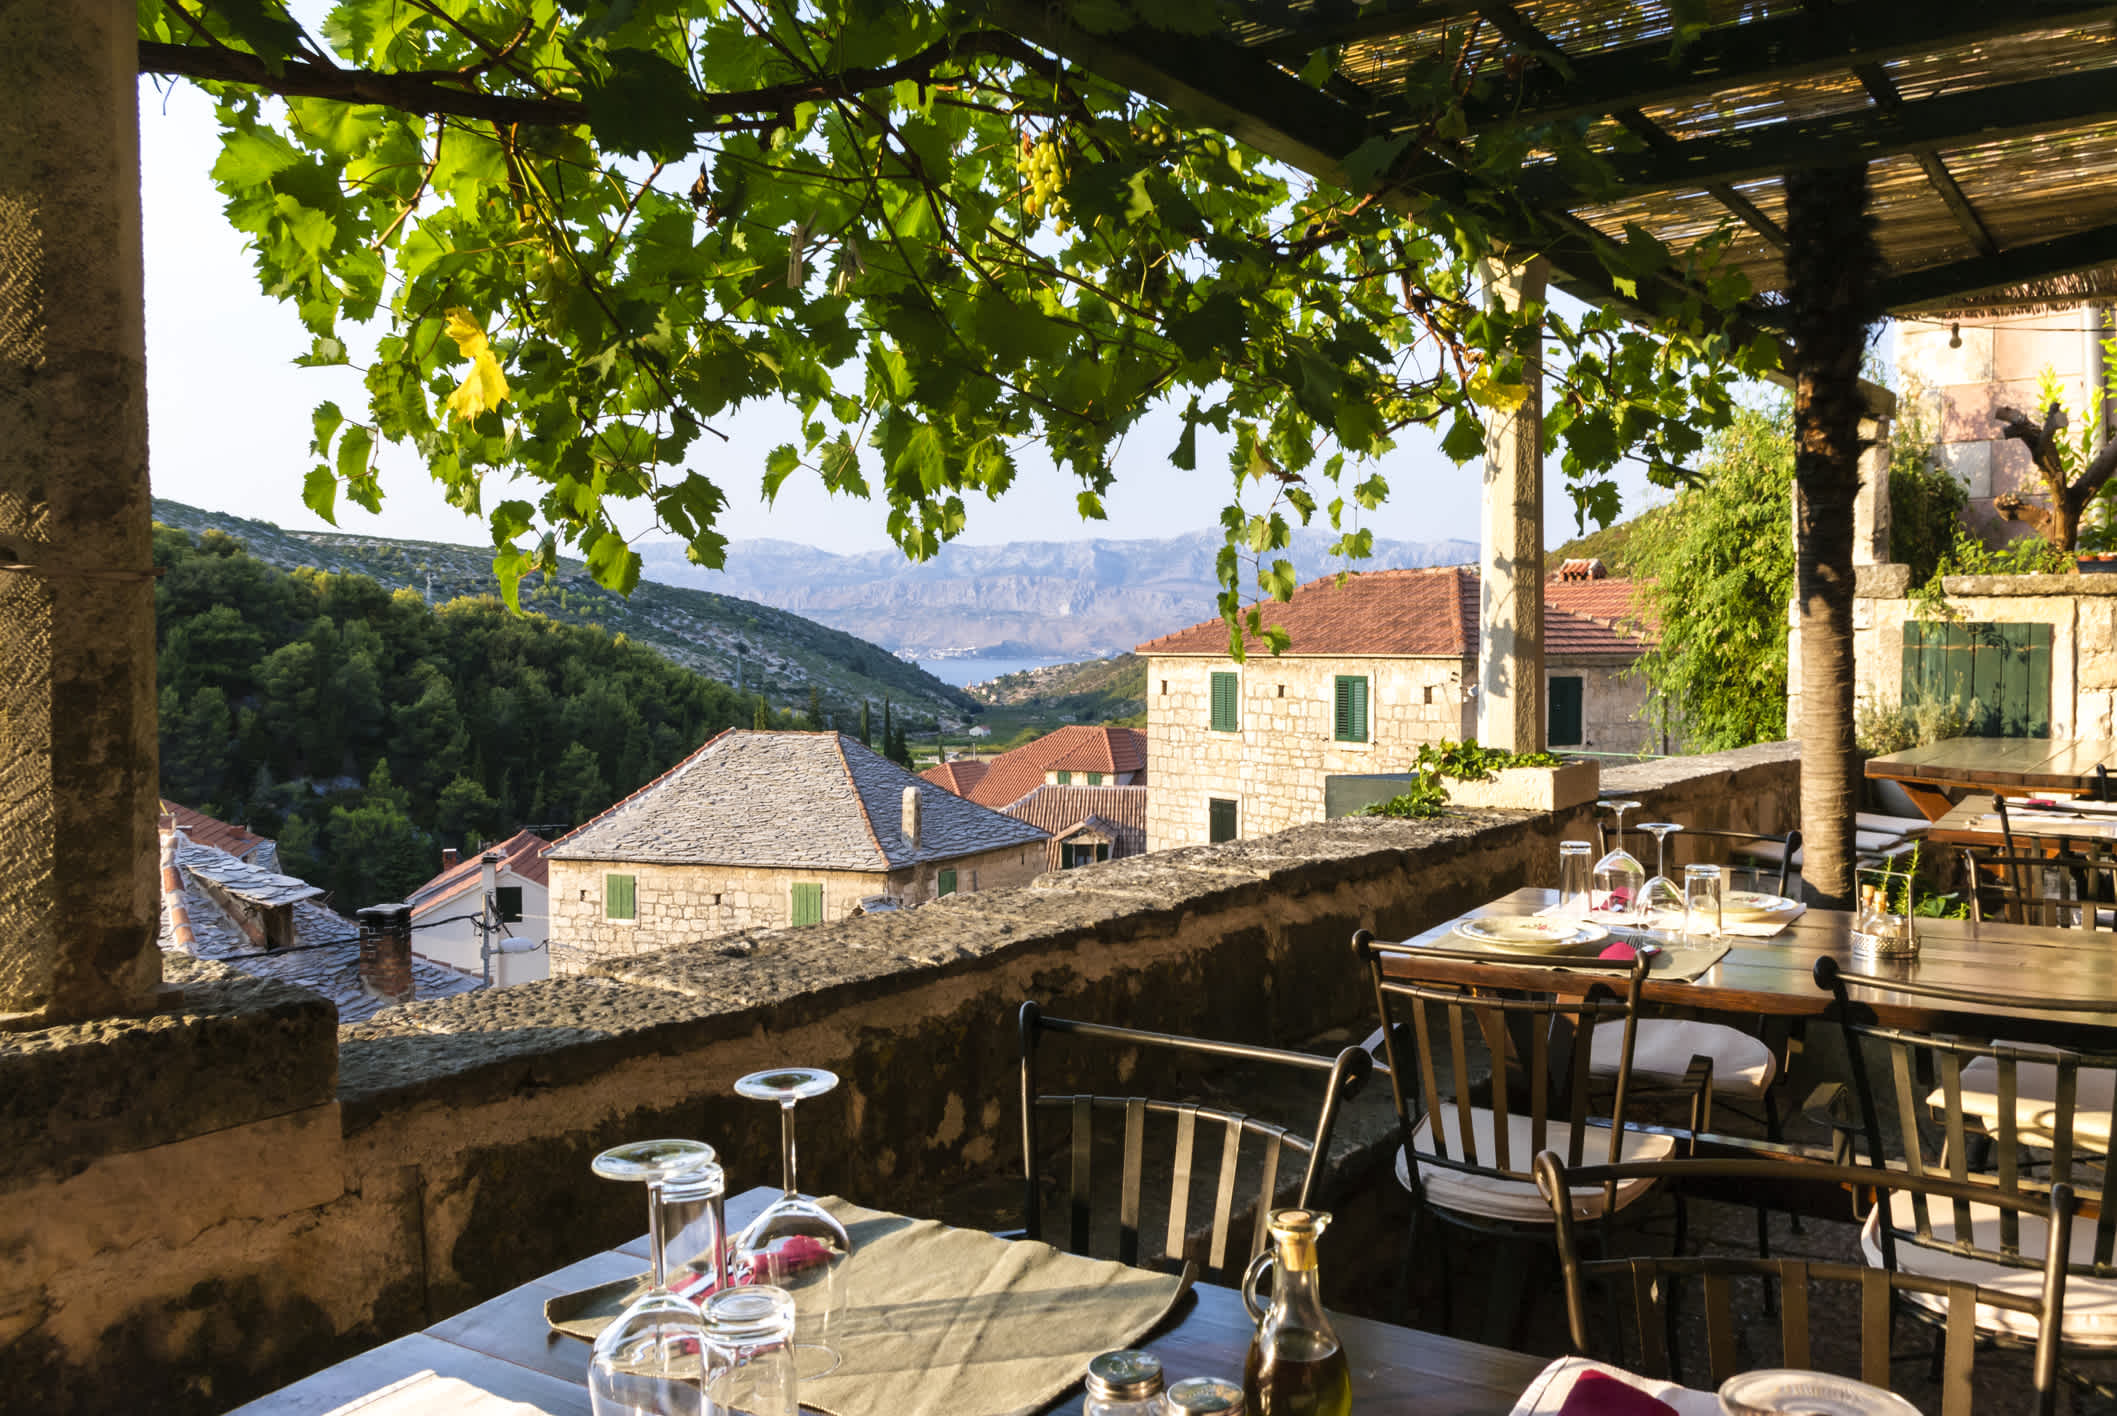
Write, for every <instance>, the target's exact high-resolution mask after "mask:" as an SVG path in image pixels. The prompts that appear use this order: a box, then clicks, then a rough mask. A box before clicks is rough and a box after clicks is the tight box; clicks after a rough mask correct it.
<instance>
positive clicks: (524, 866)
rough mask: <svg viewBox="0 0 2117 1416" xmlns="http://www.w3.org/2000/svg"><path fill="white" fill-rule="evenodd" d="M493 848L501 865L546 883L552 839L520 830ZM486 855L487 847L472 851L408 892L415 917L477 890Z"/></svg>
mask: <svg viewBox="0 0 2117 1416" xmlns="http://www.w3.org/2000/svg"><path fill="white" fill-rule="evenodd" d="M491 849H493V850H496V851H498V852H499V853H500V855H501V857H502V859H501V861H500V869H502V870H506V871H512V872H513V873H514V874H516V875H517V876H520V877H521V878H522V879H524V880H526V881H528V882H529V883H530V884H532V885H543V884H546V883H547V880H548V877H549V876H550V874H551V867H550V866H548V865H546V864H545V863H544V853H545V852H546V851H549V850H550V849H551V842H549V841H547V840H545V839H544V838H543V837H542V836H539V835H538V834H537V833H536V832H534V831H517V832H515V833H514V834H513V835H512V836H509V837H508V838H507V839H506V840H504V841H502V842H500V843H499V844H498V845H496V846H493V847H492V848H491ZM484 855H485V852H484V851H475V852H473V853H472V854H470V855H469V856H467V857H465V858H464V859H462V860H459V861H457V862H456V863H455V864H454V865H452V866H450V867H449V868H448V869H446V870H444V871H442V872H441V873H440V874H439V875H436V876H435V877H434V878H433V879H431V880H429V881H427V882H426V883H425V884H424V885H421V886H420V887H419V888H418V889H416V890H414V891H412V893H411V894H409V895H406V896H405V897H404V902H405V903H406V904H408V905H410V906H411V907H412V918H413V919H418V918H419V917H420V916H421V915H429V914H433V913H435V912H437V911H439V910H440V909H441V908H442V907H443V906H446V905H451V904H453V903H455V902H456V901H458V900H460V899H461V898H462V897H463V896H464V895H465V894H466V893H469V892H471V891H475V890H476V889H477V888H478V881H479V879H480V878H481V877H482V876H483V874H484V871H485V865H484V861H483V857H484Z"/></svg>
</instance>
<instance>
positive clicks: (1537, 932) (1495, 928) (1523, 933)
mask: <svg viewBox="0 0 2117 1416" xmlns="http://www.w3.org/2000/svg"><path fill="white" fill-rule="evenodd" d="M1455 932H1456V933H1457V934H1460V935H1461V936H1462V937H1463V938H1465V939H1468V940H1470V941H1471V942H1472V943H1474V944H1476V945H1478V946H1479V947H1480V948H1485V949H1506V950H1510V951H1512V952H1514V953H1519V954H1571V953H1577V952H1578V951H1580V950H1581V949H1583V948H1585V947H1586V946H1588V945H1590V944H1599V943H1601V942H1602V941H1603V940H1605V939H1607V938H1609V937H1610V931H1609V930H1607V929H1604V928H1603V927H1602V926H1601V925H1599V924H1589V923H1587V922H1586V921H1585V920H1577V919H1551V918H1545V917H1542V916H1538V915H1483V916H1480V917H1479V918H1477V919H1466V920H1464V921H1463V922H1462V923H1461V924H1458V925H1457V926H1456V927H1455Z"/></svg>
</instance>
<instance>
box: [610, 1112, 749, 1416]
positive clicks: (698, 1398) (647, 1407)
mask: <svg viewBox="0 0 2117 1416" xmlns="http://www.w3.org/2000/svg"><path fill="white" fill-rule="evenodd" d="M708 1167H711V1168H714V1169H716V1170H717V1169H718V1167H717V1166H715V1165H714V1154H713V1147H711V1146H709V1145H707V1144H706V1143H705V1142H703V1141H679V1140H660V1141H635V1142H633V1143H632V1144H631V1145H624V1146H617V1147H615V1148H613V1149H611V1150H606V1151H604V1152H603V1153H602V1154H601V1155H598V1156H597V1157H596V1158H595V1162H594V1165H593V1166H592V1169H593V1170H594V1171H595V1173H596V1174H598V1175H600V1176H602V1177H603V1178H604V1179H605V1180H634V1181H643V1182H645V1184H646V1186H647V1247H648V1263H649V1268H650V1271H651V1272H652V1274H653V1278H654V1284H653V1286H652V1287H651V1288H649V1289H648V1290H647V1291H646V1292H645V1293H643V1294H641V1295H640V1296H639V1297H638V1298H636V1299H634V1300H633V1302H632V1303H631V1304H630V1305H629V1306H627V1307H626V1309H625V1311H624V1312H622V1313H620V1314H618V1316H617V1319H616V1320H615V1321H614V1322H612V1323H611V1324H610V1326H609V1327H606V1328H604V1329H603V1331H602V1333H601V1334H600V1335H599V1336H598V1337H597V1338H596V1340H595V1351H594V1354H593V1355H592V1356H591V1357H590V1358H589V1362H588V1404H589V1406H590V1407H591V1408H592V1409H593V1410H594V1412H595V1416H705V1395H704V1390H703V1387H702V1385H701V1384H702V1383H703V1382H704V1380H705V1342H706V1333H705V1326H704V1324H703V1322H702V1321H701V1319H700V1317H699V1313H698V1309H697V1308H696V1307H694V1306H692V1305H691V1304H690V1303H689V1302H687V1301H685V1300H684V1299H683V1298H681V1297H679V1296H677V1295H676V1294H675V1293H672V1292H671V1291H670V1290H669V1286H668V1284H669V1271H668V1262H667V1258H668V1248H669V1244H668V1236H667V1234H666V1233H665V1230H666V1227H667V1212H666V1210H665V1209H664V1208H663V1205H662V1186H663V1185H664V1184H665V1183H667V1182H669V1181H672V1180H676V1179H679V1178H680V1177H685V1176H689V1175H692V1174H695V1173H696V1172H698V1171H701V1170H704V1169H706V1168H708Z"/></svg>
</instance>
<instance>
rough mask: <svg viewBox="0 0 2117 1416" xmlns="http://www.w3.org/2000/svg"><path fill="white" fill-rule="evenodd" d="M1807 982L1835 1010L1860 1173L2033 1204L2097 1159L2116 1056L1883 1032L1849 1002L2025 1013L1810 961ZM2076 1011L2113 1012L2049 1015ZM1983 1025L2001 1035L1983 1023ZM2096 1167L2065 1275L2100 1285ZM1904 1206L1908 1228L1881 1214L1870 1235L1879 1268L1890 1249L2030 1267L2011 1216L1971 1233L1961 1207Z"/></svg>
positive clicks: (2115, 1231) (2109, 1208)
mask: <svg viewBox="0 0 2117 1416" xmlns="http://www.w3.org/2000/svg"><path fill="white" fill-rule="evenodd" d="M1815 978H1816V983H1817V985H1818V986H1819V987H1821V988H1823V989H1824V990H1825V991H1827V992H1829V993H1830V994H1831V995H1832V997H1833V1000H1834V1001H1833V1002H1832V1004H1831V1013H1832V1015H1833V1017H1834V1018H1835V1020H1836V1022H1837V1024H1838V1026H1839V1028H1840V1030H1841V1031H1842V1034H1843V1036H1844V1039H1845V1055H1846V1061H1847V1064H1848V1067H1849V1069H1850V1071H1851V1073H1852V1089H1853V1095H1854V1097H1855V1099H1856V1101H1857V1103H1858V1110H1859V1125H1860V1128H1861V1131H1862V1133H1863V1134H1864V1136H1865V1140H1866V1146H1867V1163H1868V1164H1869V1165H1870V1166H1873V1167H1880V1168H1885V1169H1887V1170H1889V1171H1890V1172H1891V1173H1894V1172H1896V1171H1898V1170H1901V1171H1902V1172H1904V1173H1905V1174H1908V1175H1910V1176H1912V1177H1913V1178H1926V1177H1937V1176H1945V1177H1947V1178H1948V1179H1949V1180H1950V1181H1952V1182H1970V1181H1975V1182H1976V1187H1977V1190H1978V1192H1979V1195H1980V1198H1981V1199H1982V1198H1983V1197H1986V1196H1994V1195H1996V1196H1999V1197H2002V1198H2005V1199H2009V1200H2014V1199H2019V1200H2022V1201H2023V1202H2025V1203H2041V1202H2043V1200H2044V1199H2045V1197H2046V1196H2048V1194H2049V1192H2050V1191H2051V1190H2052V1189H2053V1188H2055V1187H2057V1186H2060V1185H2070V1184H2071V1182H2072V1179H2073V1175H2074V1170H2075V1167H2076V1164H2077V1163H2078V1162H2079V1161H2080V1160H2081V1158H2082V1157H2083V1156H2092V1157H2107V1156H2108V1155H2109V1153H2110V1142H2111V1138H2112V1136H2113V1135H2117V1055H2113V1054H2096V1053H2086V1052H2078V1051H2072V1050H2069V1049H2065V1048H2057V1047H2050V1046H2047V1045H2044V1044H2040V1043H2009V1042H1984V1041H1977V1040H1972V1039H1967V1038H1958V1037H1944V1036H1939V1035H1934V1034H1927V1033H1919V1032H1910V1031H1905V1030H1903V1029H1899V1028H1890V1027H1883V1026H1881V1025H1880V1024H1879V1023H1877V1022H1875V1021H1874V1020H1873V1015H1872V1013H1871V1012H1870V1011H1869V1010H1866V1009H1863V1008H1862V1007H1861V1005H1860V1004H1859V1003H1857V1002H1856V1001H1854V1000H1853V999H1852V998H1851V996H1850V994H1849V992H1848V990H1849V989H1852V988H1861V987H1866V988H1877V989H1885V990H1889V991H1891V992H1896V993H1908V994H1912V995H1915V996H1919V997H1926V998H1933V999H1936V1000H1942V1001H1948V1002H1953V1003H1958V1004H1962V1005H1965V1006H1971V1007H1977V1006H1981V1007H1985V1008H1989V1007H1991V1006H1993V1005H1995V1004H1999V1003H2005V1004H2006V1005H2007V1006H2008V1007H2011V1008H2021V1009H2029V1008H2032V1007H2034V1004H2031V1003H2026V1002H2022V1001H2019V1000H2014V999H2002V998H1994V997H1993V996H1992V995H1991V994H1989V993H1972V992H1969V991H1967V990H1963V989H1954V988H1948V987H1945V986H1942V985H1937V984H1927V983H1919V982H1917V981H1914V980H1906V979H1898V978H1890V977H1883V976H1876V975H1869V974H1859V973H1854V972H1852V971H1850V970H1848V969H1845V968H1843V967H1842V966H1840V965H1839V964H1838V962H1837V960H1835V959H1832V958H1828V957H1825V958H1822V959H1818V960H1817V961H1816V966H1815ZM2084 1010H2085V1011H2097V1012H2117V1003H2089V1004H2076V1003H2067V1004H2064V1005H2062V1007H2061V1006H2054V1007H2053V1008H2052V1010H2051V1011H2065V1012H2079V1011H2084ZM1994 1026H1996V1027H2003V1026H2005V1024H2004V1022H2003V1021H2000V1020H1997V1019H1995V1020H1994ZM1878 1064H1879V1066H1880V1067H1881V1069H1882V1070H1883V1071H1884V1072H1885V1073H1886V1085H1887V1087H1888V1095H1887V1096H1886V1097H1881V1096H1877V1095H1876V1091H1877V1090H1878V1089H1877V1087H1876V1086H1875V1077H1874V1073H1873V1071H1871V1070H1870V1069H1871V1068H1875V1067H1876V1066H1877V1065H1878ZM1892 1137H1893V1138H1894V1144H1892V1143H1891V1138H1892ZM2031 1152H2034V1155H2033V1156H2032V1155H2031ZM2100 1168H2101V1170H2102V1185H2101V1199H2100V1206H2099V1213H2097V1214H2096V1216H2095V1245H2094V1250H2093V1262H2092V1263H2087V1264H2083V1263H2078V1262H2075V1263H2074V1264H2073V1267H2074V1270H2075V1271H2076V1272H2091V1273H2094V1274H2096V1275H2098V1276H2102V1277H2109V1276H2113V1275H2117V1264H2113V1261H2112V1256H2113V1251H2117V1166H2113V1165H2107V1164H2105V1165H2102V1166H2101V1167H2100ZM2038 1169H2045V1170H2046V1173H2047V1176H2048V1178H2042V1177H2039V1176H2038V1175H2037V1173H2036V1172H2037V1170H2038ZM1909 1197H1910V1200H1911V1206H1910V1209H1911V1222H1910V1223H1909V1224H1908V1225H1906V1224H1902V1223H1898V1222H1893V1218H1892V1213H1891V1212H1885V1213H1884V1216H1883V1221H1884V1222H1883V1223H1881V1225H1880V1226H1879V1233H1880V1239H1881V1244H1882V1249H1883V1253H1884V1254H1885V1256H1886V1257H1887V1259H1888V1262H1889V1264H1890V1266H1891V1267H1895V1264H1896V1245H1897V1244H1899V1243H1912V1244H1916V1245H1918V1246H1919V1247H1921V1248H1927V1249H1939V1250H1943V1251H1945V1252H1948V1253H1953V1254H1961V1255H1963V1256H1965V1257H1968V1258H1976V1259H1982V1260H1985V1261H1986V1262H1991V1263H2001V1264H2008V1265H2012V1266H2016V1267H2020V1266H2023V1265H2026V1264H2030V1263H2034V1262H2036V1260H2037V1256H2036V1255H2034V1254H2033V1253H2025V1252H2024V1251H2023V1249H2022V1244H2021V1234H2020V1231H2019V1228H2018V1226H2017V1225H2016V1224H2015V1222H2014V1219H2013V1216H2012V1215H2010V1214H2008V1213H2006V1212H2004V1211H2002V1212H2001V1213H2000V1215H1999V1216H1998V1223H1997V1224H1996V1225H1993V1226H1986V1227H1984V1228H1980V1227H1979V1226H1978V1225H1976V1224H1975V1223H1973V1219H1972V1214H1971V1211H1970V1208H1969V1206H1968V1204H1966V1203H1963V1202H1961V1201H1958V1202H1957V1203H1956V1204H1955V1205H1954V1206H1953V1207H1952V1208H1951V1209H1950V1211H1949V1212H1947V1213H1946V1214H1944V1215H1943V1216H1942V1217H1941V1223H1940V1224H1938V1225H1936V1223H1935V1215H1934V1211H1933V1209H1932V1207H1931V1206H1930V1205H1929V1203H1928V1200H1927V1197H1926V1196H1925V1195H1924V1194H1921V1193H1918V1192H1916V1191H1913V1192H1910V1195H1909ZM1988 1235H1989V1236H1990V1239H1989V1242H1987V1238H1986V1236H1988ZM1966 1236H1967V1237H1966Z"/></svg>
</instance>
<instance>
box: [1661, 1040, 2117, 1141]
mask: <svg viewBox="0 0 2117 1416" xmlns="http://www.w3.org/2000/svg"><path fill="white" fill-rule="evenodd" d="M1996 1045H1997V1046H2000V1047H2018V1048H2020V1049H2021V1050H2022V1051H2024V1052H2045V1051H2049V1050H2050V1049H2048V1048H2042V1047H2038V1046H2037V1045H2036V1044H2035V1043H2033V1042H2002V1043H1998V1044H1996ZM1633 1066H1635V1067H1636V1066H1638V1063H1636V1062H1635V1063H1633ZM1962 1091H1963V1115H1964V1117H1965V1118H1966V1119H1974V1120H1977V1121H1980V1122H1982V1123H1983V1124H1984V1127H1985V1129H1986V1130H1987V1131H1989V1132H1991V1133H1992V1134H1993V1135H1995V1136H1996V1135H1998V1134H1999V1062H1998V1061H1997V1060H1996V1059H1994V1058H1991V1057H1978V1058H1974V1059H1973V1060H1972V1061H1971V1062H1970V1063H1969V1064H1968V1065H1967V1066H1965V1067H1964V1068H1963V1075H1962ZM2057 1099H2058V1068H2057V1067H2056V1066H2055V1065H2053V1064H2051V1063H2048V1062H2019V1063H2016V1064H2015V1067H2014V1127H2015V1132H2014V1133H2015V1137H2016V1139H2017V1140H2019V1141H2021V1142H2022V1143H2023V1144H2025V1145H2032V1146H2048V1145H2050V1144H2051V1142H2052V1140H2053V1139H2055V1138H2054V1137H2053V1135H2052V1128H2053V1127H2054V1126H2055V1125H2056V1124H2057V1120H2058V1117H2057V1108H2056V1105H2055V1103H2056V1101H2057ZM2113 1101H2117V1073H2113V1072H2110V1071H2108V1070H2107V1069H2105V1068H2101V1067H2083V1068H2081V1069H2080V1070H2079V1071H2077V1072H2075V1073H2074V1074H2073V1149H2074V1153H2075V1154H2081V1153H2086V1154H2089V1155H2096V1154H2102V1155H2106V1154H2108V1153H2109V1149H2110V1109H2111V1103H2112V1102H2113ZM1926 1104H1927V1105H1928V1106H1931V1107H1932V1108H1934V1109H1935V1110H1936V1111H1938V1112H1940V1113H1941V1114H1942V1115H1946V1114H1947V1105H1948V1094H1947V1092H1946V1091H1944V1090H1943V1089H1942V1088H1940V1087H1935V1088H1934V1089H1933V1090H1932V1091H1931V1092H1930V1093H1928V1094H1927V1096H1926Z"/></svg>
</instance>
